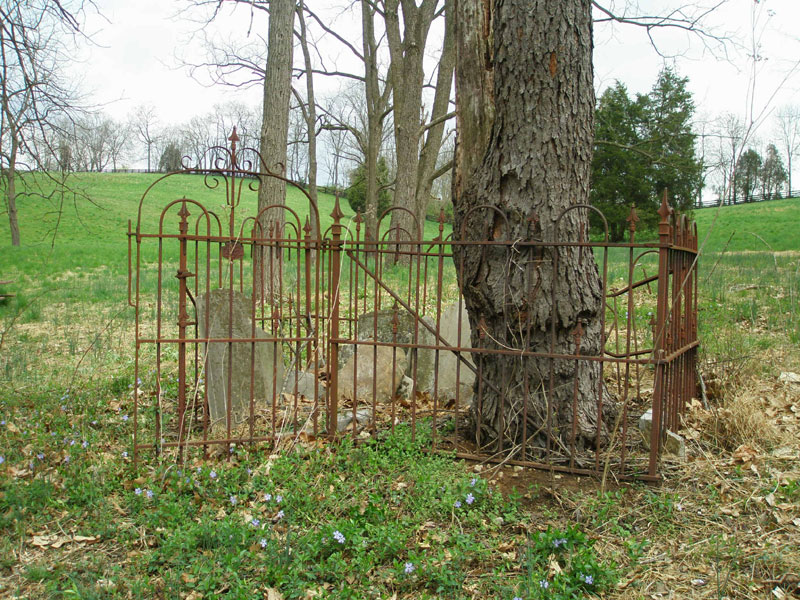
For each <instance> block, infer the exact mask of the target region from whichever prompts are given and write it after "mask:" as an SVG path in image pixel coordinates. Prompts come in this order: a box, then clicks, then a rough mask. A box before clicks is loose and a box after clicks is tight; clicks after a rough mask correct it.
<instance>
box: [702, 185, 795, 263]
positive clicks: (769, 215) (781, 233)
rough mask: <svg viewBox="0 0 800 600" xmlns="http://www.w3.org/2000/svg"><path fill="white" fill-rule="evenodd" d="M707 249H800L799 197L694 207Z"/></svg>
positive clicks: (732, 250)
mask: <svg viewBox="0 0 800 600" xmlns="http://www.w3.org/2000/svg"><path fill="white" fill-rule="evenodd" d="M693 217H694V219H695V221H696V222H697V230H698V233H699V234H700V242H701V243H703V242H704V240H705V237H706V235H708V240H707V241H705V246H704V251H705V252H706V253H710V252H721V251H723V250H727V251H728V252H742V251H769V250H772V251H787V250H800V236H798V231H800V198H792V199H788V200H772V201H769V202H756V203H753V204H737V205H735V206H722V207H719V208H705V209H702V210H696V211H694V214H693Z"/></svg>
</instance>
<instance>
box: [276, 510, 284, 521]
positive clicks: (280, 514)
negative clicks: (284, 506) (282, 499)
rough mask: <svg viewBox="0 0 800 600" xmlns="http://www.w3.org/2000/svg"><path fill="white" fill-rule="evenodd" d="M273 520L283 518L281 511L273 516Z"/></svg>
mask: <svg viewBox="0 0 800 600" xmlns="http://www.w3.org/2000/svg"><path fill="white" fill-rule="evenodd" d="M275 518H276V519H278V520H280V519H282V518H283V510H279V511H278V514H277V515H275Z"/></svg>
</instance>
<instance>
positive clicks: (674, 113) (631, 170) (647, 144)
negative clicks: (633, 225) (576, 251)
mask: <svg viewBox="0 0 800 600" xmlns="http://www.w3.org/2000/svg"><path fill="white" fill-rule="evenodd" d="M687 84H688V79H687V78H682V77H678V76H677V75H676V74H675V73H674V72H673V71H672V70H671V69H665V70H663V71H662V72H661V73H660V74H659V76H658V79H657V80H656V83H655V85H654V86H653V89H652V90H651V91H650V93H649V94H646V95H644V94H637V97H636V99H635V100H633V99H631V98H630V97H629V96H628V92H627V90H626V89H625V86H624V85H622V84H621V83H617V84H616V85H615V86H614V87H612V88H609V89H608V90H606V91H605V93H603V95H602V96H601V97H600V101H599V102H598V104H597V108H596V112H595V151H594V159H593V162H592V191H591V200H592V204H593V205H594V206H596V207H597V208H599V209H600V210H601V211H602V212H603V214H604V215H605V217H606V219H607V221H608V226H609V234H610V236H611V239H612V240H613V241H620V240H622V239H623V238H624V235H625V231H626V229H627V223H626V221H625V219H626V218H627V216H628V214H629V213H630V207H631V205H633V204H636V206H638V207H639V209H640V210H639V211H638V213H639V218H640V220H641V222H640V224H639V227H640V228H648V227H650V228H652V227H654V226H655V224H656V222H657V221H658V215H657V214H656V210H657V208H658V204H659V201H660V197H661V194H662V193H663V191H664V189H668V190H669V193H670V197H671V201H672V202H673V204H674V205H677V206H678V208H679V209H682V210H688V209H690V208H691V206H692V204H693V201H694V198H695V197H696V195H697V191H698V189H699V186H700V182H701V173H702V165H701V163H700V161H699V160H698V158H697V156H696V155H695V146H694V142H695V135H694V133H693V132H692V117H693V115H694V102H693V101H692V97H691V94H690V93H689V91H688V90H687V89H686V86H687ZM598 222H599V218H594V221H593V223H594V225H595V226H596V225H597V224H598Z"/></svg>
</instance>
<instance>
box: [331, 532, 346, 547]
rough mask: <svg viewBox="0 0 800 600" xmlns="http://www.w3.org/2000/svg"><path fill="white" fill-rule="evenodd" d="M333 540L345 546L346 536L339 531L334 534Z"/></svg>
mask: <svg viewBox="0 0 800 600" xmlns="http://www.w3.org/2000/svg"><path fill="white" fill-rule="evenodd" d="M333 539H335V540H336V541H337V542H339V543H340V544H344V539H345V538H344V534H343V533H342V532H341V531H339V530H338V529H337V530H336V531H334V532H333Z"/></svg>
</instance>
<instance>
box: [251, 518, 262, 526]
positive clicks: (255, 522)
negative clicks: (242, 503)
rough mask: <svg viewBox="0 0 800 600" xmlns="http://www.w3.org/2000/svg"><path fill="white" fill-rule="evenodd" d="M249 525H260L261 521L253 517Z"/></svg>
mask: <svg viewBox="0 0 800 600" xmlns="http://www.w3.org/2000/svg"><path fill="white" fill-rule="evenodd" d="M250 525H252V526H253V527H258V526H259V525H261V521H259V520H258V519H253V520H251V521H250Z"/></svg>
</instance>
